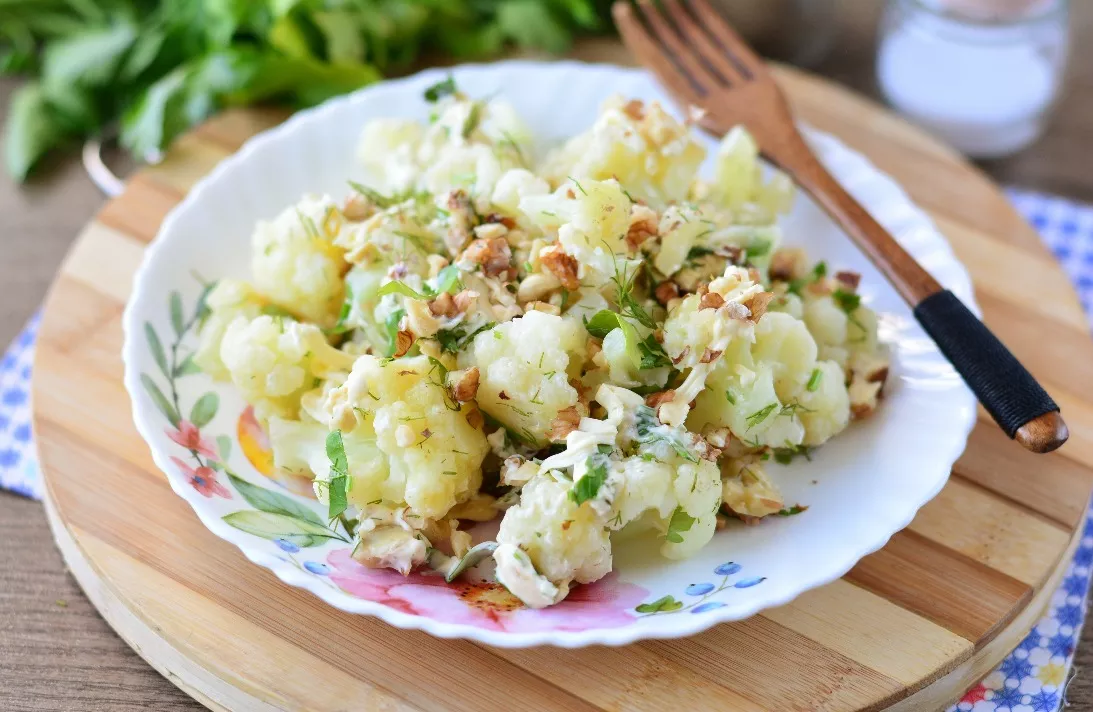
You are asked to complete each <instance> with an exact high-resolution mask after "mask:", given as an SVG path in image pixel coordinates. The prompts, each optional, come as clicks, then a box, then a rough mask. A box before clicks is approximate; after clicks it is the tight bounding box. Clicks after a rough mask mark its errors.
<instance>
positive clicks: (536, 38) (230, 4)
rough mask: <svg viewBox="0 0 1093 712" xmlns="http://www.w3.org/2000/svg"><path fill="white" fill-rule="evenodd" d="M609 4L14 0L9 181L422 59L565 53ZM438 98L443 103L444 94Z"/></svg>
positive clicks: (307, 101)
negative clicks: (80, 145)
mask: <svg viewBox="0 0 1093 712" xmlns="http://www.w3.org/2000/svg"><path fill="white" fill-rule="evenodd" d="M607 5H608V3H607V2H605V1H604V0H495V1H493V2H490V1H488V0H162V1H161V2H156V1H154V0H0V74H22V75H26V76H27V77H28V78H29V79H30V81H28V82H27V83H26V84H24V85H23V86H22V87H21V88H20V89H19V90H18V91H16V92H15V94H14V95H13V97H12V101H11V107H10V109H9V112H8V117H7V123H6V127H5V136H4V149H3V152H4V158H5V164H6V168H7V170H8V172H9V173H10V174H11V175H12V176H14V177H15V178H16V179H18V180H23V179H25V178H26V176H27V175H28V173H29V172H30V171H31V169H32V168H33V167H34V165H35V164H36V163H37V162H38V161H39V159H41V158H42V156H44V155H45V154H46V153H48V152H50V151H52V150H54V149H58V148H61V147H64V146H70V145H72V144H74V143H75V142H76V141H78V140H82V139H84V138H86V137H88V136H93V135H96V134H99V133H102V132H104V131H105V130H106V129H108V128H111V127H113V126H115V125H116V126H117V127H118V129H119V131H120V140H121V143H122V145H123V146H125V147H126V148H127V149H129V150H130V151H132V152H133V153H134V154H135V155H136V156H137V157H138V158H147V157H150V156H155V155H156V154H157V153H158V152H159V151H160V150H162V149H163V148H164V147H165V146H166V145H167V144H168V143H170V141H171V139H173V138H174V137H175V136H177V135H178V134H179V133H181V132H182V131H184V130H185V129H187V128H188V127H190V126H192V125H194V124H195V123H197V122H199V121H201V120H202V119H204V118H206V117H207V116H209V115H210V114H212V113H213V112H215V111H217V110H218V109H220V108H223V107H225V106H239V105H247V104H252V103H256V102H265V101H276V102H280V103H287V104H289V105H292V106H310V105H314V104H317V103H319V102H322V101H323V100H325V99H327V98H329V97H331V96H334V95H337V94H341V93H344V92H347V91H351V90H353V89H356V88H358V87H360V86H363V85H365V84H369V83H371V82H374V81H376V80H378V79H380V78H382V77H383V76H384V75H389V74H396V73H405V72H408V71H410V70H412V69H414V68H416V66H421V60H422V59H423V58H427V59H429V60H431V61H438V60H441V61H444V60H451V59H456V60H459V59H469V58H484V57H490V56H495V55H497V54H499V53H500V52H502V51H503V50H505V49H506V48H507V47H509V46H515V47H518V48H522V49H536V50H545V51H548V52H561V51H564V50H565V49H566V48H567V47H568V46H569V42H570V41H571V39H572V37H573V35H574V33H576V32H582V31H597V30H600V29H602V28H604V27H606V26H607V25H606V22H605V21H604V18H605V17H606V8H607ZM442 91H443V90H442V89H441V91H438V92H437V93H436V95H437V97H439V96H440V95H442Z"/></svg>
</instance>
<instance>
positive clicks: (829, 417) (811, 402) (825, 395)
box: [796, 361, 850, 445]
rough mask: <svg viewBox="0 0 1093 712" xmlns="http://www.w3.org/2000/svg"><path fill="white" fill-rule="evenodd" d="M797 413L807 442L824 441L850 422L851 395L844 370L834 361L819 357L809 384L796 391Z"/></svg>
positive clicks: (816, 443)
mask: <svg viewBox="0 0 1093 712" xmlns="http://www.w3.org/2000/svg"><path fill="white" fill-rule="evenodd" d="M796 399H797V402H798V403H799V404H800V406H801V407H800V409H799V410H798V412H797V416H798V417H799V418H800V419H801V425H803V426H804V428H805V438H804V441H803V442H804V444H805V445H821V444H823V443H824V442H826V441H827V440H829V439H831V438H832V437H834V436H835V435H838V434H839V433H841V432H842V431H843V430H844V429H845V428H846V425H847V423H848V422H850V397H849V394H848V392H847V389H846V385H845V384H844V383H843V370H842V369H841V368H840V367H839V364H837V363H835V362H834V361H819V362H817V363H816V367H815V368H814V369H813V371H812V373H811V374H809V380H808V382H807V384H806V387H805V388H803V389H801V390H799V391H798V392H797V395H796Z"/></svg>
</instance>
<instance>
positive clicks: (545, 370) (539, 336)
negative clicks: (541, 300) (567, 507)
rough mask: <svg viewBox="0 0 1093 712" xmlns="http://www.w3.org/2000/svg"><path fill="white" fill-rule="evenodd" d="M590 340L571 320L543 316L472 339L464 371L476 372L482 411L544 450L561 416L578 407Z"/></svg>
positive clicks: (463, 359)
mask: <svg viewBox="0 0 1093 712" xmlns="http://www.w3.org/2000/svg"><path fill="white" fill-rule="evenodd" d="M586 340H587V334H586V333H585V332H584V329H583V327H581V326H580V325H579V324H577V323H576V322H574V321H573V320H571V319H563V318H562V317H559V316H553V315H551V314H546V313H544V312H539V311H531V312H528V313H527V314H525V315H524V316H522V317H519V318H516V319H513V320H512V321H509V322H506V323H504V324H498V325H497V326H495V327H494V328H493V329H490V330H489V331H485V332H482V333H481V334H479V335H478V336H476V337H475V338H474V342H473V343H472V345H471V348H470V349H468V350H466V351H464V352H463V353H461V354H460V356H459V359H460V366H461V367H464V368H465V367H469V366H477V367H478V370H479V373H480V377H479V379H480V380H479V385H478V397H477V400H478V407H480V408H481V409H482V410H483V411H485V412H486V413H488V414H489V415H490V416H491V417H493V418H495V419H497V420H498V421H500V422H501V423H502V424H503V425H504V426H505V427H506V428H508V430H509V431H510V432H512V433H515V434H516V435H518V436H520V437H521V438H523V439H525V440H527V441H529V442H533V443H537V444H539V445H543V444H545V443H546V442H547V433H548V432H550V430H551V423H552V421H553V420H554V419H555V418H556V417H558V412H559V411H561V410H564V409H566V408H569V407H570V406H573V405H576V403H577V391H576V389H574V388H573V386H571V385H570V384H569V379H570V378H571V377H576V376H577V375H579V373H580V367H581V364H582V362H583V360H584V349H585V341H586Z"/></svg>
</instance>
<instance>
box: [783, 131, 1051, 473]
mask: <svg viewBox="0 0 1093 712" xmlns="http://www.w3.org/2000/svg"><path fill="white" fill-rule="evenodd" d="M801 149H804V150H803V151H802V150H801ZM789 154H790V155H789V157H788V160H787V157H785V156H776V155H775V156H770V158H771V160H772V161H773V162H774V163H775V164H777V165H779V166H780V167H781V168H782V169H783V170H785V171H786V172H787V173H789V174H791V175H792V176H793V178H794V179H795V180H796V181H797V183H798V184H799V185H801V186H802V187H803V188H804V189H805V190H806V191H807V192H808V193H809V194H810V195H811V196H812V197H813V199H815V200H816V202H817V203H819V204H820V206H821V207H823V208H824V210H826V211H827V213H828V214H829V215H830V216H831V217H832V218H833V219H834V220H835V222H837V223H838V224H839V225H840V226H841V227H842V228H843V229H844V230H845V231H846V232H847V234H849V235H850V237H851V239H853V241H854V243H855V244H857V246H858V247H859V248H860V249H861V250H862V251H863V252H865V254H866V256H867V257H869V259H870V260H871V261H872V262H873V264H874V265H876V266H877V268H878V269H879V270H880V271H881V272H882V273H883V274H884V276H885V277H886V278H887V279H888V280H889V281H890V282H891V283H892V285H893V286H894V287H895V288H896V291H898V292H899V293H900V295H901V296H902V297H903V298H904V299H905V300H906V301H907V303H908V304H910V305H911V306H912V307H913V309H914V315H915V318H916V319H917V320H918V322H919V323H920V324H922V327H923V328H924V329H925V330H926V333H927V334H929V335H930V337H931V338H932V339H933V340H934V341H935V342H936V343H937V345H938V348H940V349H941V353H943V354H944V355H945V358H947V359H948V360H949V362H950V363H952V365H953V367H954V368H955V369H956V370H957V372H958V373H959V374H960V375H961V376H962V377H963V378H964V381H965V382H966V383H967V384H968V386H969V387H970V388H971V389H972V392H973V393H975V395H976V397H977V398H978V399H979V402H980V403H982V404H983V407H984V408H986V409H987V412H988V413H990V415H991V417H992V418H994V421H995V422H996V423H998V425H999V426H1001V428H1002V430H1003V431H1005V433H1006V435H1008V436H1009V437H1010V438H1011V439H1016V440H1017V441H1018V442H1019V443H1020V444H1021V445H1023V446H1024V447H1025V448H1027V449H1028V450H1031V451H1033V452H1051V451H1052V450H1055V449H1056V448H1058V447H1059V446H1061V445H1062V444H1063V443H1064V442H1066V439H1067V437H1068V436H1069V433H1068V431H1067V427H1066V423H1065V422H1064V421H1063V419H1062V416H1061V415H1060V414H1059V406H1058V405H1056V404H1055V401H1054V400H1052V398H1051V396H1049V395H1048V394H1047V392H1046V391H1045V390H1044V389H1043V387H1042V386H1040V384H1039V383H1038V382H1037V381H1036V379H1035V378H1034V377H1033V376H1032V374H1031V373H1029V372H1028V370H1027V369H1026V368H1025V367H1024V366H1022V365H1021V362H1020V361H1018V360H1017V358H1016V357H1015V356H1014V355H1013V354H1012V353H1010V351H1009V349H1007V348H1006V346H1005V345H1004V344H1003V343H1002V342H1001V341H999V339H998V337H997V336H995V335H994V334H993V333H991V330H990V329H988V328H987V327H986V325H985V324H983V322H981V321H980V320H979V319H978V318H976V316H975V315H974V314H972V313H971V311H969V310H968V308H967V307H966V306H964V304H963V303H962V302H961V301H960V300H959V299H958V298H957V297H956V296H955V295H954V294H953V293H952V292H950V291H949V290H947V289H943V288H942V287H941V285H940V284H939V283H938V282H937V280H936V279H934V278H933V276H931V275H930V273H929V272H927V271H926V270H925V269H923V268H922V266H921V265H920V264H919V263H918V262H916V261H915V259H914V258H913V257H911V256H910V255H909V254H907V252H906V250H904V249H903V247H902V246H900V244H899V243H898V242H896V240H895V238H894V237H892V235H891V234H890V233H889V232H888V231H887V230H885V229H884V228H883V227H882V226H881V225H880V223H878V222H877V221H876V220H875V219H874V218H873V216H872V215H870V214H869V212H868V211H867V210H866V209H865V208H863V207H862V206H861V204H860V203H858V201H856V200H855V199H854V198H853V197H852V196H851V195H850V194H849V193H848V192H847V191H846V189H844V188H843V187H842V186H841V185H840V184H839V182H838V181H836V180H835V178H834V177H833V176H832V175H831V174H830V173H829V172H828V170H827V169H826V168H825V167H824V166H823V165H822V164H821V163H820V162H819V160H818V159H817V158H816V157H815V156H814V155H813V154H812V151H811V150H810V149H809V148H808V147H807V146H805V145H804V141H803V139H802V140H801V146H800V147H799V148H796V149H795V150H793V151H791V152H789Z"/></svg>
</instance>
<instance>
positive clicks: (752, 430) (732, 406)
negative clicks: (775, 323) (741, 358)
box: [687, 361, 805, 448]
mask: <svg viewBox="0 0 1093 712" xmlns="http://www.w3.org/2000/svg"><path fill="white" fill-rule="evenodd" d="M802 411H803V408H802V407H801V406H800V405H799V404H792V403H791V404H789V405H787V404H784V403H783V402H782V401H781V400H779V398H778V394H777V392H776V391H775V388H774V374H773V372H772V370H771V367H770V364H767V363H760V364H756V365H755V367H754V369H751V368H747V367H745V366H739V365H733V364H731V363H730V362H728V361H726V362H723V363H721V364H718V365H717V367H715V368H714V369H713V371H712V372H711V374H710V377H709V379H708V381H707V388H706V390H704V391H703V392H702V393H700V394H699V395H698V397H697V398H696V400H695V407H694V410H692V411H691V413H690V416H689V417H688V418H687V427H689V428H691V429H693V430H704V429H705V428H721V427H727V428H729V430H731V431H732V433H733V435H735V436H737V437H738V438H740V440H742V441H743V442H745V443H747V444H748V445H749V446H751V447H755V448H761V447H766V446H769V447H792V446H796V445H799V444H800V443H801V441H802V439H803V438H804V434H805V430H804V427H803V426H802V425H801V421H800V417H799V416H800V415H801V413H802Z"/></svg>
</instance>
